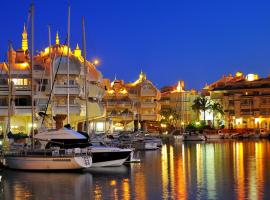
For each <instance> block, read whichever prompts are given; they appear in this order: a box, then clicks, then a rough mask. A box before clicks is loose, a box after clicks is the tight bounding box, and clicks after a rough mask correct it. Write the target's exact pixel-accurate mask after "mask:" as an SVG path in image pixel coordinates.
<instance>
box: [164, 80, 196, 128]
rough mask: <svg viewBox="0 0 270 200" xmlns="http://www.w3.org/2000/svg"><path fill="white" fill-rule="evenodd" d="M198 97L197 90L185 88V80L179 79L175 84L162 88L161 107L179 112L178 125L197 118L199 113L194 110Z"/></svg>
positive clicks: (181, 125)
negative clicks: (194, 103)
mask: <svg viewBox="0 0 270 200" xmlns="http://www.w3.org/2000/svg"><path fill="white" fill-rule="evenodd" d="M196 97H198V93H197V91H196V90H193V89H192V90H185V89H184V81H178V83H177V85H175V86H167V87H163V88H162V89H161V100H160V103H161V109H162V110H166V109H167V110H168V109H170V110H173V111H174V112H176V113H177V114H178V116H179V117H178V119H177V124H176V126H178V127H184V126H185V125H187V124H189V123H191V122H194V121H196V120H197V114H196V113H195V112H194V111H193V110H192V108H191V107H192V105H193V102H194V100H195V98H196Z"/></svg>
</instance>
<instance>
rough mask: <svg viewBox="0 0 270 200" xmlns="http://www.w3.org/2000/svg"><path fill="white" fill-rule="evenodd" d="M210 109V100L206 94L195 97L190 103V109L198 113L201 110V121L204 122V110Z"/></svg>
mask: <svg viewBox="0 0 270 200" xmlns="http://www.w3.org/2000/svg"><path fill="white" fill-rule="evenodd" d="M209 109H210V101H209V99H208V98H207V97H206V96H200V97H197V98H196V99H195V100H194V102H193V105H192V110H194V111H195V112H197V113H199V112H200V111H203V122H204V124H205V112H206V111H207V110H209Z"/></svg>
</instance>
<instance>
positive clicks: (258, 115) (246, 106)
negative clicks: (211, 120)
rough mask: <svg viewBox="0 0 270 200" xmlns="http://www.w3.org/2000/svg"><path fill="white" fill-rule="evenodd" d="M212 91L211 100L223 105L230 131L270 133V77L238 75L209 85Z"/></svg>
mask: <svg viewBox="0 0 270 200" xmlns="http://www.w3.org/2000/svg"><path fill="white" fill-rule="evenodd" d="M205 89H206V88H205ZM208 91H209V92H210V96H211V99H213V100H216V101H219V102H221V103H222V104H223V107H224V112H225V116H224V119H225V126H226V127H227V128H263V129H266V130H269V129H270V78H269V77H267V78H259V77H258V75H257V74H248V75H246V76H244V74H243V73H241V72H237V73H236V75H235V76H234V77H233V76H229V77H223V78H222V79H221V80H219V81H217V82H216V83H215V84H211V85H209V86H208Z"/></svg>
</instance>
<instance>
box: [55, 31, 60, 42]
mask: <svg viewBox="0 0 270 200" xmlns="http://www.w3.org/2000/svg"><path fill="white" fill-rule="evenodd" d="M55 44H57V45H59V44H60V39H59V35H58V31H57V32H56V37H55Z"/></svg>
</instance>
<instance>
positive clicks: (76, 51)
mask: <svg viewBox="0 0 270 200" xmlns="http://www.w3.org/2000/svg"><path fill="white" fill-rule="evenodd" d="M74 54H75V56H77V57H80V56H81V55H82V51H81V49H80V47H79V45H78V44H77V46H76V49H75V50H74Z"/></svg>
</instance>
